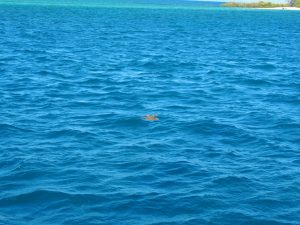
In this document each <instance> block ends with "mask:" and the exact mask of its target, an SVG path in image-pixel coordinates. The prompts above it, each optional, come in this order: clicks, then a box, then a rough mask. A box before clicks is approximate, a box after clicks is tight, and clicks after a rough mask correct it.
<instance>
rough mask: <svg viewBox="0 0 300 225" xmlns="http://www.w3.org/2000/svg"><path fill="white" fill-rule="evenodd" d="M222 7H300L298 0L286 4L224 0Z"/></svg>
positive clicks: (291, 0) (299, 0)
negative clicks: (227, 0) (229, 0)
mask: <svg viewBox="0 0 300 225" xmlns="http://www.w3.org/2000/svg"><path fill="white" fill-rule="evenodd" d="M222 6H224V7H237V8H262V9H264V8H266V9H267V8H272V9H275V8H279V9H296V10H297V9H299V10H300V8H297V7H300V0H290V1H289V3H288V4H279V3H272V2H264V1H259V2H250V3H241V2H226V3H224V4H222Z"/></svg>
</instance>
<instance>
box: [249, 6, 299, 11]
mask: <svg viewBox="0 0 300 225" xmlns="http://www.w3.org/2000/svg"><path fill="white" fill-rule="evenodd" d="M248 9H250V8H248ZM251 9H266V10H293V11H297V10H300V8H298V7H274V8H251Z"/></svg>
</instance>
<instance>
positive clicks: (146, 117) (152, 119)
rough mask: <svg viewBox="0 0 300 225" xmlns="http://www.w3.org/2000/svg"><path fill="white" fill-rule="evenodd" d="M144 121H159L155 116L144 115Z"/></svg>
mask: <svg viewBox="0 0 300 225" xmlns="http://www.w3.org/2000/svg"><path fill="white" fill-rule="evenodd" d="M144 119H145V120H148V121H156V120H159V119H158V117H157V116H156V115H146V116H144Z"/></svg>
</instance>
